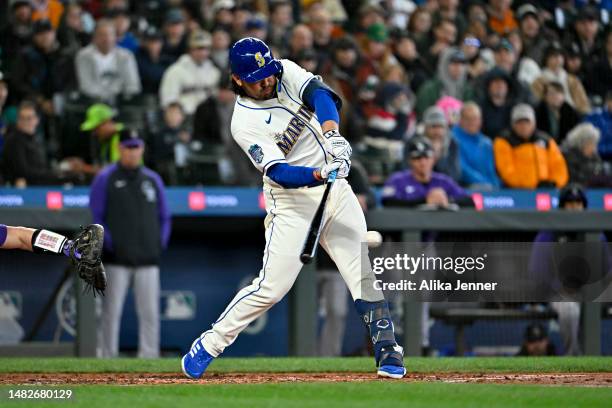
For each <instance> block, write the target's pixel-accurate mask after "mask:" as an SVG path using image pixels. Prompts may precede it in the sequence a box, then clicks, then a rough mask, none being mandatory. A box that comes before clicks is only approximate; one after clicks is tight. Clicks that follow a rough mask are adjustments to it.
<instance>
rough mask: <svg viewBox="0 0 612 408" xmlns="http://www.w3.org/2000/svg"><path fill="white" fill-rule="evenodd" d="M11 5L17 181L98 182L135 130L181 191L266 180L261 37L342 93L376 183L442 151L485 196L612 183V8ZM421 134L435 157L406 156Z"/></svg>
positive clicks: (12, 167)
mask: <svg viewBox="0 0 612 408" xmlns="http://www.w3.org/2000/svg"><path fill="white" fill-rule="evenodd" d="M5 4H6V7H5V9H4V10H1V11H2V12H3V14H1V15H0V22H2V28H1V29H0V118H1V119H0V156H1V157H2V165H1V166H0V178H1V179H2V182H3V184H5V185H12V186H17V187H24V186H30V185H41V184H42V185H44V184H58V183H59V184H61V183H76V184H89V183H90V182H91V180H92V178H93V177H94V176H95V175H96V174H97V173H98V172H99V171H100V169H101V168H102V167H103V166H104V165H106V164H109V163H112V162H115V161H117V160H118V157H119V153H118V145H119V140H120V135H121V132H127V131H134V130H136V131H138V132H139V133H140V135H141V137H142V138H143V139H144V140H145V141H146V154H145V163H146V164H147V165H148V166H149V167H151V168H152V169H154V170H156V171H157V172H159V173H160V174H161V176H162V178H163V180H164V182H165V183H166V184H168V185H181V184H228V185H241V184H247V185H248V184H256V183H258V182H259V181H260V180H259V178H258V177H256V175H254V172H253V171H252V169H251V168H250V165H249V163H248V160H247V159H246V157H244V154H243V153H242V152H240V151H239V148H238V146H237V145H236V144H235V143H234V142H233V140H232V138H231V135H230V133H229V121H230V118H231V114H232V109H233V103H234V100H235V96H234V93H233V92H232V83H231V80H230V75H229V71H228V49H229V47H230V46H231V44H232V43H233V41H235V40H237V39H239V38H242V37H245V36H254V37H258V38H261V39H264V40H266V41H267V42H268V43H269V44H270V45H271V47H272V48H273V51H274V55H275V56H276V57H277V58H290V59H292V60H294V61H296V62H297V63H299V64H300V65H301V66H303V67H304V68H306V69H308V70H310V71H312V72H314V73H317V74H319V75H321V76H322V77H323V79H324V80H325V81H326V82H327V83H328V84H329V85H330V86H331V87H332V88H333V89H334V90H336V92H338V94H339V95H340V96H341V97H342V100H343V107H342V112H341V127H342V128H341V133H342V134H343V135H344V136H345V137H346V138H347V139H348V140H349V141H350V142H351V143H352V144H353V147H354V159H355V161H356V162H360V163H361V165H362V166H360V167H363V168H364V169H365V170H366V174H367V177H368V179H369V181H370V182H371V183H374V184H378V185H382V184H384V183H385V181H386V180H390V181H389V182H392V180H393V177H396V178H397V177H398V174H397V173H396V174H395V175H393V173H394V172H397V171H400V170H403V169H405V168H411V167H414V166H420V165H421V164H419V163H417V162H420V161H421V160H423V159H425V160H431V161H432V166H433V170H434V171H435V172H437V173H441V174H442V175H443V177H445V178H448V179H450V181H453V182H454V183H456V184H458V185H459V186H462V187H468V188H472V189H481V190H492V189H498V188H526V189H535V188H543V187H544V188H546V187H557V188H561V187H563V186H564V185H566V184H567V183H568V182H578V183H581V184H583V185H585V186H587V187H610V186H611V185H612V176H611V171H610V167H611V162H612V25H611V22H610V12H611V11H612V2H610V1H592V2H588V1H582V0H575V1H559V2H557V1H547V0H543V1H537V2H536V1H532V2H527V1H521V0H516V1H511V0H489V1H480V0H474V1H465V2H459V1H457V0H415V1H410V0H396V1H384V0H382V1H364V0H361V1H349V0H344V1H341V0H321V1H316V0H302V1H301V2H297V1H289V0H267V1H266V0H244V1H240V0H150V1H142V2H141V1H129V0H65V1H60V0H10V1H8V2H6V3H5ZM420 141H424V142H425V143H426V144H430V145H431V146H430V147H431V154H430V149H429V147H428V146H425V147H423V146H420V145H419V147H418V148H416V150H414V152H416V153H415V154H414V155H412V156H411V155H409V154H407V152H408V150H409V148H407V146H408V145H411V144H412V145H414V144H415V143H417V142H418V143H420ZM418 143H417V144H418ZM424 152H425V153H424ZM413 162H414V163H413ZM427 166H428V165H427V164H426V165H425V167H427ZM390 177H391V178H390ZM438 201H439V200H438ZM442 201H444V200H442Z"/></svg>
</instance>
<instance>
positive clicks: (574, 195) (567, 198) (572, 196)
mask: <svg viewBox="0 0 612 408" xmlns="http://www.w3.org/2000/svg"><path fill="white" fill-rule="evenodd" d="M568 202H581V203H582V206H583V207H584V208H587V205H588V203H589V202H588V201H587V196H586V193H585V192H584V188H582V186H581V185H580V184H577V183H570V184H568V185H567V186H565V187H563V189H562V190H561V191H560V192H559V208H563V207H564V206H565V204H566V203H568Z"/></svg>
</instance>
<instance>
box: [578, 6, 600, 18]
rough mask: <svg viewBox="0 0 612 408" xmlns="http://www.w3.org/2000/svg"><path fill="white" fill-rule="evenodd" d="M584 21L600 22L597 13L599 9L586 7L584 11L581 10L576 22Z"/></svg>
mask: <svg viewBox="0 0 612 408" xmlns="http://www.w3.org/2000/svg"><path fill="white" fill-rule="evenodd" d="M583 20H597V21H599V12H598V11H597V9H595V8H593V7H590V6H585V7H583V8H582V9H580V11H579V12H578V15H577V16H576V21H583Z"/></svg>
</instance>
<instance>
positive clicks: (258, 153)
mask: <svg viewBox="0 0 612 408" xmlns="http://www.w3.org/2000/svg"><path fill="white" fill-rule="evenodd" d="M249 154H250V155H251V157H252V158H253V160H254V161H255V163H257V164H260V163H261V162H262V161H263V157H264V153H263V150H262V148H261V146H259V145H256V144H254V145H251V147H249Z"/></svg>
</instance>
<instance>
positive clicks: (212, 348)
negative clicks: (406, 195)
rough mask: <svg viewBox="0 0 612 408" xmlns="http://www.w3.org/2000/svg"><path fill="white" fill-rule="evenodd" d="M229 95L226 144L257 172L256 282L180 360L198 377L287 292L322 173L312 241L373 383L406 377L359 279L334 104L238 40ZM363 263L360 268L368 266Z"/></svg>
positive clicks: (383, 318)
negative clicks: (371, 368) (260, 246)
mask: <svg viewBox="0 0 612 408" xmlns="http://www.w3.org/2000/svg"><path fill="white" fill-rule="evenodd" d="M230 65H231V70H232V81H233V86H234V91H235V92H236V93H237V94H238V98H237V100H236V104H235V107H234V114H233V117H232V123H231V131H232V135H233V138H234V139H235V140H236V142H237V143H238V144H239V145H240V147H241V148H242V149H243V150H244V152H245V153H246V154H247V155H248V157H249V158H250V160H251V162H252V163H253V165H254V166H255V167H256V168H257V169H258V170H259V171H261V172H262V173H263V190H264V196H265V203H266V211H267V216H266V219H265V227H266V245H265V250H264V255H263V266H262V268H261V270H260V272H259V276H258V277H257V278H255V279H254V280H253V282H252V283H251V284H250V285H249V286H247V287H245V288H243V289H241V290H240V291H239V292H238V294H237V295H236V296H235V297H234V299H233V300H232V301H231V302H230V304H229V305H228V306H227V308H226V309H225V311H224V312H223V313H222V314H221V316H219V318H218V319H217V321H215V322H214V323H213V324H212V328H211V329H210V330H208V331H205V332H204V333H202V334H201V335H200V337H198V338H197V339H196V340H195V341H194V342H193V344H192V346H191V350H190V351H189V353H187V354H185V356H183V358H182V360H181V366H182V369H183V372H184V373H185V375H187V376H188V377H190V378H194V379H197V378H200V377H201V376H202V374H204V371H206V368H207V367H208V365H209V364H210V363H211V362H212V360H213V359H214V358H216V357H218V356H219V355H220V354H221V353H223V350H225V348H226V347H227V346H229V345H230V344H232V343H233V342H234V340H236V337H237V336H238V334H239V333H240V332H241V331H242V330H244V328H245V327H247V326H248V324H249V323H251V322H252V321H253V320H255V319H257V318H258V317H259V316H261V315H262V314H263V313H264V312H266V311H267V310H268V309H270V308H271V307H272V306H273V305H274V304H276V303H277V302H278V301H280V300H281V299H282V298H283V297H284V296H285V294H286V293H287V292H288V291H289V289H290V288H291V286H293V283H294V282H295V279H296V278H297V276H298V273H299V272H300V269H301V268H302V263H301V262H300V253H301V251H302V247H303V244H304V240H305V238H306V233H307V231H308V229H309V227H310V223H311V221H312V219H313V216H314V214H315V211H316V210H317V207H318V205H319V203H320V202H321V198H322V196H323V192H324V190H325V185H324V184H325V181H326V179H327V178H328V176H329V175H330V173H332V172H336V176H337V180H336V181H335V183H334V187H333V189H331V191H330V193H329V197H328V198H327V203H326V209H325V215H324V218H323V219H322V223H323V224H322V229H321V235H320V244H321V246H322V247H323V248H324V249H325V251H327V253H328V254H329V255H330V257H331V258H332V260H333V261H334V262H335V263H336V265H337V267H338V269H339V271H340V273H341V274H342V277H343V278H344V281H345V282H346V284H347V285H348V288H349V290H350V292H351V295H352V297H353V299H354V301H355V307H356V309H357V312H358V313H359V315H360V316H362V318H363V321H364V322H365V324H366V326H367V328H368V329H369V332H370V338H371V339H372V342H373V343H374V351H375V359H376V367H377V372H378V375H379V376H382V377H391V378H402V377H403V376H404V375H405V374H406V369H405V368H404V362H403V349H402V347H400V346H399V345H398V344H397V343H396V341H395V334H394V331H393V322H392V321H391V316H390V314H389V308H388V304H387V302H386V301H385V299H384V296H383V293H382V292H381V291H376V290H374V286H373V282H374V280H375V278H374V274H373V272H372V271H371V270H369V266H368V271H367V273H362V265H361V259H360V256H361V253H362V248H361V240H362V239H363V237H364V235H365V234H366V222H365V218H364V215H363V212H362V210H361V207H360V206H359V202H358V201H357V197H356V196H355V194H354V193H353V191H352V189H351V187H350V185H349V184H348V183H347V181H346V180H345V178H346V176H347V175H348V173H349V170H350V167H351V160H350V156H351V152H352V150H351V146H350V145H349V143H348V142H347V141H346V139H344V137H342V136H341V135H340V133H339V131H338V123H339V115H338V111H339V109H340V107H341V100H340V98H339V97H338V95H336V93H335V92H334V91H333V90H332V89H331V88H329V87H328V86H327V85H325V84H324V83H323V82H322V81H321V78H320V77H318V76H315V75H313V74H312V73H310V72H307V71H305V70H304V69H302V68H301V67H299V66H298V65H297V64H295V63H294V62H292V61H289V60H286V59H281V60H277V59H275V58H274V57H273V56H272V52H271V51H270V48H269V47H268V46H267V45H266V44H265V43H264V42H263V41H261V40H258V39H255V38H243V39H241V40H239V41H237V42H236V43H235V44H234V45H233V46H232V47H231V49H230ZM368 265H369V262H368Z"/></svg>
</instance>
